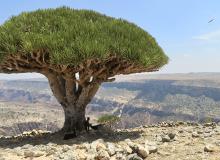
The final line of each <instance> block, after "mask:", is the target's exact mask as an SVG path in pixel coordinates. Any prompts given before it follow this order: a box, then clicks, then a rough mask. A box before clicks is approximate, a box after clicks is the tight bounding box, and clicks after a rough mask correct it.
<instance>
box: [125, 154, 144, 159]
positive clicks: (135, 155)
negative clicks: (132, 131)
mask: <svg viewBox="0 0 220 160" xmlns="http://www.w3.org/2000/svg"><path fill="white" fill-rule="evenodd" d="M127 160H143V159H142V158H141V157H139V156H138V155H137V154H136V153H134V154H130V155H128V156H127Z"/></svg>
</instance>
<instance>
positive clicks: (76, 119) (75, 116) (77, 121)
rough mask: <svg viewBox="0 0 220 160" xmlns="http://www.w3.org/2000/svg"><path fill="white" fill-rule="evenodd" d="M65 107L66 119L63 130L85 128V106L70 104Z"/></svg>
mask: <svg viewBox="0 0 220 160" xmlns="http://www.w3.org/2000/svg"><path fill="white" fill-rule="evenodd" d="M63 109H64V115H65V120H64V125H63V128H62V130H63V131H65V132H76V131H77V132H80V131H83V130H84V129H85V126H84V123H85V107H78V106H77V105H70V106H67V107H63Z"/></svg>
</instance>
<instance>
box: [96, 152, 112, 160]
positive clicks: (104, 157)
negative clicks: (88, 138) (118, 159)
mask: <svg viewBox="0 0 220 160" xmlns="http://www.w3.org/2000/svg"><path fill="white" fill-rule="evenodd" d="M95 160H110V156H109V154H108V152H107V151H105V150H99V151H98V153H97V155H96V156H95Z"/></svg>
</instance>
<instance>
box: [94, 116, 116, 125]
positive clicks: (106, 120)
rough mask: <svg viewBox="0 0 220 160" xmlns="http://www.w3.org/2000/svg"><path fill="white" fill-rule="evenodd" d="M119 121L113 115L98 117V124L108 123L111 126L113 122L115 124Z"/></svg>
mask: <svg viewBox="0 0 220 160" xmlns="http://www.w3.org/2000/svg"><path fill="white" fill-rule="evenodd" d="M119 120H120V118H119V117H117V116H115V115H110V114H105V115H103V116H101V117H99V119H98V123H109V124H112V123H115V122H117V121H119Z"/></svg>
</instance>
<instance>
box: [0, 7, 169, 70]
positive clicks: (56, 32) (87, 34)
mask: <svg viewBox="0 0 220 160" xmlns="http://www.w3.org/2000/svg"><path fill="white" fill-rule="evenodd" d="M38 49H46V50H48V51H49V53H50V56H51V59H52V61H53V62H54V63H59V64H73V65H75V64H77V63H80V62H82V61H83V60H85V59H89V58H106V57H107V56H109V54H110V53H111V54H116V55H118V56H121V57H124V58H127V59H128V60H132V61H134V62H136V63H138V64H142V65H144V66H146V67H147V66H154V67H155V68H159V67H161V66H163V65H164V64H166V63H167V61H168V57H167V56H166V55H165V54H164V52H163V51H162V49H161V48H160V47H159V46H158V44H157V42H156V41H155V39H154V38H153V37H152V36H150V35H149V34H148V33H147V32H146V31H144V30H143V29H141V28H139V27H138V26H136V25H135V24H132V23H129V22H127V21H125V20H122V19H115V18H112V17H108V16H105V15H102V14H100V13H97V12H94V11H89V10H75V9H70V8H66V7H62V8H57V9H44V10H37V11H34V12H23V13H21V14H20V15H18V16H14V17H12V18H10V19H9V20H8V21H6V22H5V23H4V24H3V25H1V26H0V55H1V57H2V58H3V57H5V56H6V55H7V54H10V53H24V54H26V53H30V52H32V51H34V50H38ZM2 58H1V59H2Z"/></svg>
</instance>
